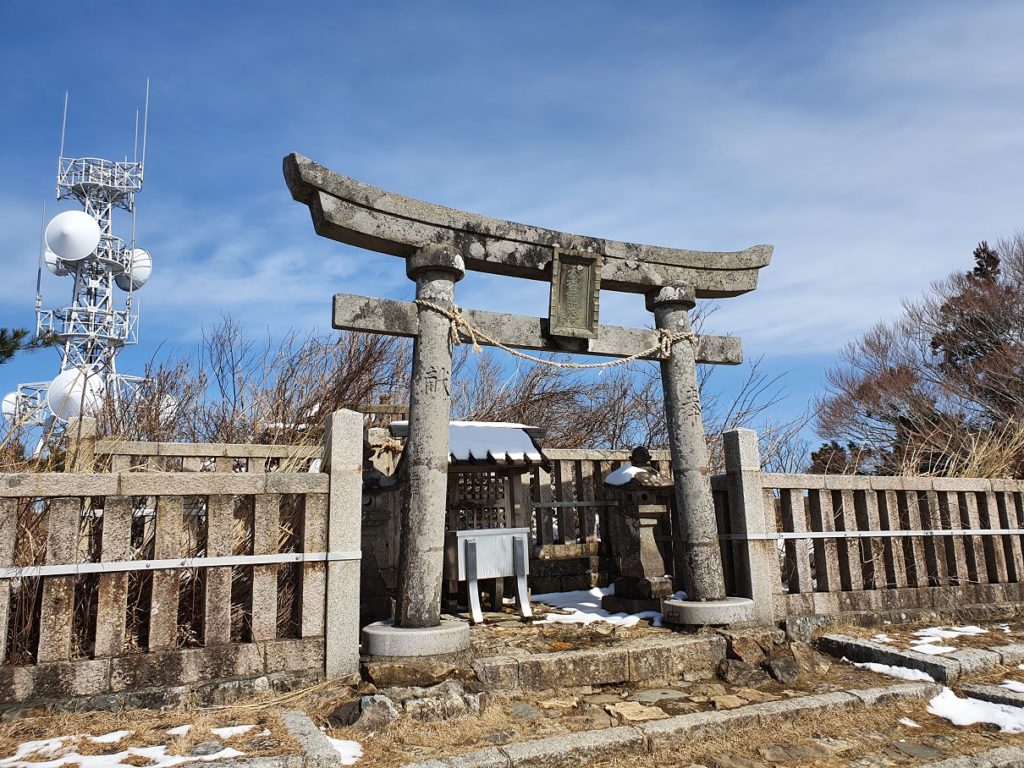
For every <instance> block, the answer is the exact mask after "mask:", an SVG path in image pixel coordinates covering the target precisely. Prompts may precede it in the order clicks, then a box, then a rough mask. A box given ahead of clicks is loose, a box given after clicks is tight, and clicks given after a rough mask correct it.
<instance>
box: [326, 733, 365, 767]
mask: <svg viewBox="0 0 1024 768" xmlns="http://www.w3.org/2000/svg"><path fill="white" fill-rule="evenodd" d="M327 740H328V741H329V742H331V746H332V747H334V750H335V751H336V752H337V753H338V754H339V755H341V764H342V765H355V764H356V761H357V760H358V759H359V758H361V757H362V756H363V745H362V744H360V743H359V742H358V741H345V740H344V739H332V738H331V737H330V736H328V737H327Z"/></svg>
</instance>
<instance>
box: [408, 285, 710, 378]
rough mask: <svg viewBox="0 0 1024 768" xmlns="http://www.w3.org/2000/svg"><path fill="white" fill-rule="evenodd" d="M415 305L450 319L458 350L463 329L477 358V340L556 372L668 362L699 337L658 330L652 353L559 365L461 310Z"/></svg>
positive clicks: (418, 302)
mask: <svg viewBox="0 0 1024 768" xmlns="http://www.w3.org/2000/svg"><path fill="white" fill-rule="evenodd" d="M415 303H416V305H417V306H419V307H423V308H424V309H429V310H431V311H433V312H437V313H438V314H439V315H442V316H443V317H446V318H448V320H449V323H450V324H449V326H448V337H449V338H450V339H451V342H452V345H453V346H456V347H457V346H460V345H461V344H462V339H461V338H460V337H459V329H462V330H464V331H465V334H466V336H468V337H469V340H470V342H471V343H472V344H473V352H474V354H475V353H477V352H480V351H481V350H480V344H479V343H478V342H477V339H482V340H483V341H485V342H487V343H488V344H491V345H493V346H495V347H497V348H498V349H503V350H505V351H506V352H508V353H509V354H510V355H515V356H516V357H520V358H522V359H523V360H529V361H530V362H532V363H539V364H540V365H550V366H553V367H555V368H612V367H614V366H616V365H627V364H628V363H632V362H634V361H635V360H640V359H642V358H647V357H653V358H654V359H659V360H666V359H668V358H669V357H670V356H671V355H672V345H674V344H675V343H676V342H677V341H682V340H683V339H685V340H686V341H688V342H689V343H690V344H692V345H693V346H694V347H696V346H697V335H696V334H695V333H692V332H691V331H675V332H672V331H668V330H665V329H664V328H660V329H658V343H657V344H655V345H654V346H653V347H650V348H649V349H645V350H643V351H642V352H637V353H636V354H635V355H630V356H629V357H620V358H618V359H616V360H609V361H607V362H604V363H569V362H559V361H556V360H545V359H544V358H542V357H535V356H533V355H528V354H526V353H525V352H520V351H519V350H518V349H512V348H511V347H509V346H506V345H505V344H502V343H501V342H500V341H498V340H497V339H493V338H491V337H490V336H488V335H487V334H486V333H484V332H483V331H481V330H480V329H479V328H475V327H473V326H472V325H471V324H470V323H469V321H467V320H466V319H465V318H464V317H463V316H462V310H461V309H459V308H458V307H452V308H451V309H448V308H446V307H442V306H441V305H440V304H435V303H434V302H432V301H426V300H425V299H416V302H415Z"/></svg>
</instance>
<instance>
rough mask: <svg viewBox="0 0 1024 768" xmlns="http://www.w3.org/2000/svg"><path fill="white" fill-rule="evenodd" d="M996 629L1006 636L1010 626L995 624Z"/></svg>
mask: <svg viewBox="0 0 1024 768" xmlns="http://www.w3.org/2000/svg"><path fill="white" fill-rule="evenodd" d="M996 629H1001V630H1002V631H1003V632H1005V633H1006V634H1010V625H1009V624H996Z"/></svg>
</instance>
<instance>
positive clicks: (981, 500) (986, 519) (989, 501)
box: [978, 491, 1009, 584]
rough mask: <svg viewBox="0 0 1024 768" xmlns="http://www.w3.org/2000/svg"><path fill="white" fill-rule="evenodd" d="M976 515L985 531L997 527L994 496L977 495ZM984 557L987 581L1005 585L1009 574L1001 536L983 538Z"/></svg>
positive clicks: (997, 519)
mask: <svg viewBox="0 0 1024 768" xmlns="http://www.w3.org/2000/svg"><path fill="white" fill-rule="evenodd" d="M978 507H979V509H978V514H979V517H980V518H981V526H982V528H986V529H989V530H991V529H993V528H998V527H999V522H998V521H999V509H998V505H997V502H996V497H995V494H994V493H992V492H991V491H989V492H988V493H979V494H978ZM985 556H986V557H987V558H988V564H989V565H988V567H989V581H990V582H991V583H993V584H1005V583H1006V582H1007V581H1008V578H1009V574H1008V571H1007V567H1006V549H1005V547H1004V546H1003V537H1002V536H986V537H985Z"/></svg>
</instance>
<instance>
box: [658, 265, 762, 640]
mask: <svg viewBox="0 0 1024 768" xmlns="http://www.w3.org/2000/svg"><path fill="white" fill-rule="evenodd" d="M646 298H647V308H648V310H650V311H651V312H653V313H654V323H655V327H656V328H658V330H664V331H668V332H669V333H684V334H689V333H692V329H691V327H690V317H689V311H690V310H691V309H693V308H694V306H696V303H697V302H696V296H695V292H694V288H693V286H692V285H688V284H685V283H672V284H671V285H667V286H665V287H663V288H661V289H659V290H658V291H656V292H652V293H649V294H647V297H646ZM661 382H662V389H663V391H664V395H665V419H666V423H667V425H668V439H669V449H670V451H671V454H672V470H673V474H674V480H675V495H676V515H675V516H674V518H673V522H672V524H673V530H672V540H673V561H674V563H675V573H676V587H677V588H679V587H683V588H685V590H686V592H687V599H686V600H677V599H674V598H672V599H667V600H665V601H664V602H663V605H662V612H663V613H664V615H665V621H666V623H669V624H676V625H682V626H694V627H696V626H706V625H709V624H711V625H715V624H736V623H741V622H749V621H752V620H753V617H754V603H753V601H752V600H750V599H748V598H745V597H727V596H726V594H725V577H724V574H723V571H722V555H721V551H720V549H719V543H718V523H717V521H716V519H715V506H714V501H713V500H712V497H711V479H710V478H709V477H708V472H709V469H708V448H707V442H706V440H705V437H704V418H703V416H702V413H701V405H700V387H699V386H698V383H697V364H696V359H695V357H694V349H693V345H692V344H690V343H689V342H688V341H687V340H686V339H682V340H680V341H677V342H676V343H675V344H673V345H672V353H671V354H670V355H669V356H668V357H667V358H665V359H663V360H662V361H661ZM680 579H681V581H682V583H681V584H680Z"/></svg>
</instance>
